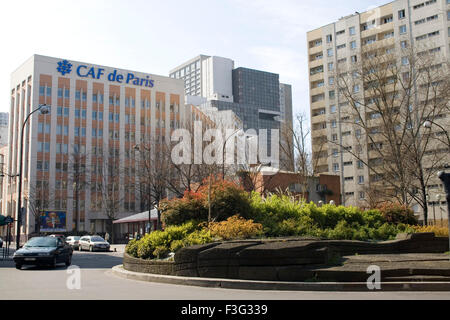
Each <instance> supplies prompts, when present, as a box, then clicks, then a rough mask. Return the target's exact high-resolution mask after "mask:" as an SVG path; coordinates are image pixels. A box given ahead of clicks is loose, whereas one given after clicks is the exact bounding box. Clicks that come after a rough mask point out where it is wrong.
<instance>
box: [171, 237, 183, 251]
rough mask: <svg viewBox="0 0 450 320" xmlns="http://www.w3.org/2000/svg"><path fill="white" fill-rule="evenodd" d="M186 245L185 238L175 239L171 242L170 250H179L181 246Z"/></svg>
mask: <svg viewBox="0 0 450 320" xmlns="http://www.w3.org/2000/svg"><path fill="white" fill-rule="evenodd" d="M183 247H184V241H183V240H175V241H173V242H172V243H171V244H170V251H172V252H177V251H178V250H180V249H181V248H183Z"/></svg>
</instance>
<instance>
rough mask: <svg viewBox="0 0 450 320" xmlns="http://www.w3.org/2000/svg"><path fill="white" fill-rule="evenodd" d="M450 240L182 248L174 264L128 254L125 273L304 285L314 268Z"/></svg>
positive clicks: (424, 249)
mask: <svg viewBox="0 0 450 320" xmlns="http://www.w3.org/2000/svg"><path fill="white" fill-rule="evenodd" d="M448 250H449V246H448V238H438V237H435V236H434V234H425V233H422V234H412V235H399V236H398V240H393V241H384V242H363V241H341V240H305V239H302V240H300V239H284V240H277V239H271V240H247V241H230V242H216V243H210V244H206V245H198V246H192V247H186V248H182V249H180V250H179V251H178V252H177V253H176V254H175V257H174V261H162V260H143V259H137V258H133V257H131V256H129V255H128V254H124V260H123V265H124V268H125V269H126V270H129V271H134V272H143V273H153V274H161V275H175V276H189V277H205V278H226V279H246V280H272V281H304V280H307V279H310V278H312V277H313V276H314V274H315V273H314V268H316V267H317V266H321V265H322V266H327V265H332V264H335V263H336V261H338V260H339V257H341V256H344V255H355V254H359V255H363V254H400V253H443V252H446V251H448Z"/></svg>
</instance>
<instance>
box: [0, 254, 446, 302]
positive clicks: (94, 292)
mask: <svg viewBox="0 0 450 320" xmlns="http://www.w3.org/2000/svg"><path fill="white" fill-rule="evenodd" d="M120 264H122V253H121V252H120V251H119V252H107V253H105V252H94V253H91V252H78V251H75V252H74V255H73V259H72V266H78V267H79V269H78V270H79V275H80V277H79V281H78V278H76V279H75V278H74V277H75V276H76V274H77V272H76V271H72V270H70V269H67V268H66V266H65V265H63V264H62V265H59V266H58V267H57V268H56V269H52V268H47V267H33V266H25V267H23V269H22V270H17V269H15V266H14V263H13V262H12V261H1V260H0V293H1V294H0V299H3V300H11V299H14V300H16V299H25V300H28V299H33V300H34V299H38V300H43V299H57V300H61V299H63V300H66V299H68V300H86V299H87V300H93V299H94V300H95V299H98V300H110V299H112V300H117V299H120V300H128V299H133V300H141V299H144V300H260V299H261V300H312V299H313V300H324V299H328V300H329V299H332V300H334V299H336V300H362V299H363V300H380V299H383V300H396V299H421V300H427V299H447V300H450V292H366V293H364V292H363V293H361V292H298V291H248V290H230V289H220V288H202V287H193V286H179V285H170V284H160V283H150V282H141V281H135V280H127V279H122V278H119V277H116V276H114V275H112V273H111V267H113V266H116V265H120ZM74 279H75V280H74ZM68 284H69V285H68ZM77 284H79V285H80V286H79V289H78V288H77Z"/></svg>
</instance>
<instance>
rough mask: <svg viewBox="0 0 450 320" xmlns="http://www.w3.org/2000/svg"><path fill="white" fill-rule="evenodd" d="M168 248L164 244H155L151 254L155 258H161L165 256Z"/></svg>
mask: <svg viewBox="0 0 450 320" xmlns="http://www.w3.org/2000/svg"><path fill="white" fill-rule="evenodd" d="M169 252H170V250H169V249H168V248H167V247H165V246H157V247H156V248H155V250H153V256H154V257H156V258H157V259H161V258H164V257H166V256H167V254H168V253H169Z"/></svg>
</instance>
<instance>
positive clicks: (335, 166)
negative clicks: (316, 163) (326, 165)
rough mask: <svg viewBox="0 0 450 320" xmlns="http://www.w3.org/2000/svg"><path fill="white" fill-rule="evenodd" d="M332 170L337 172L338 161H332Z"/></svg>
mask: <svg viewBox="0 0 450 320" xmlns="http://www.w3.org/2000/svg"><path fill="white" fill-rule="evenodd" d="M333 171H334V172H339V163H333Z"/></svg>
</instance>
